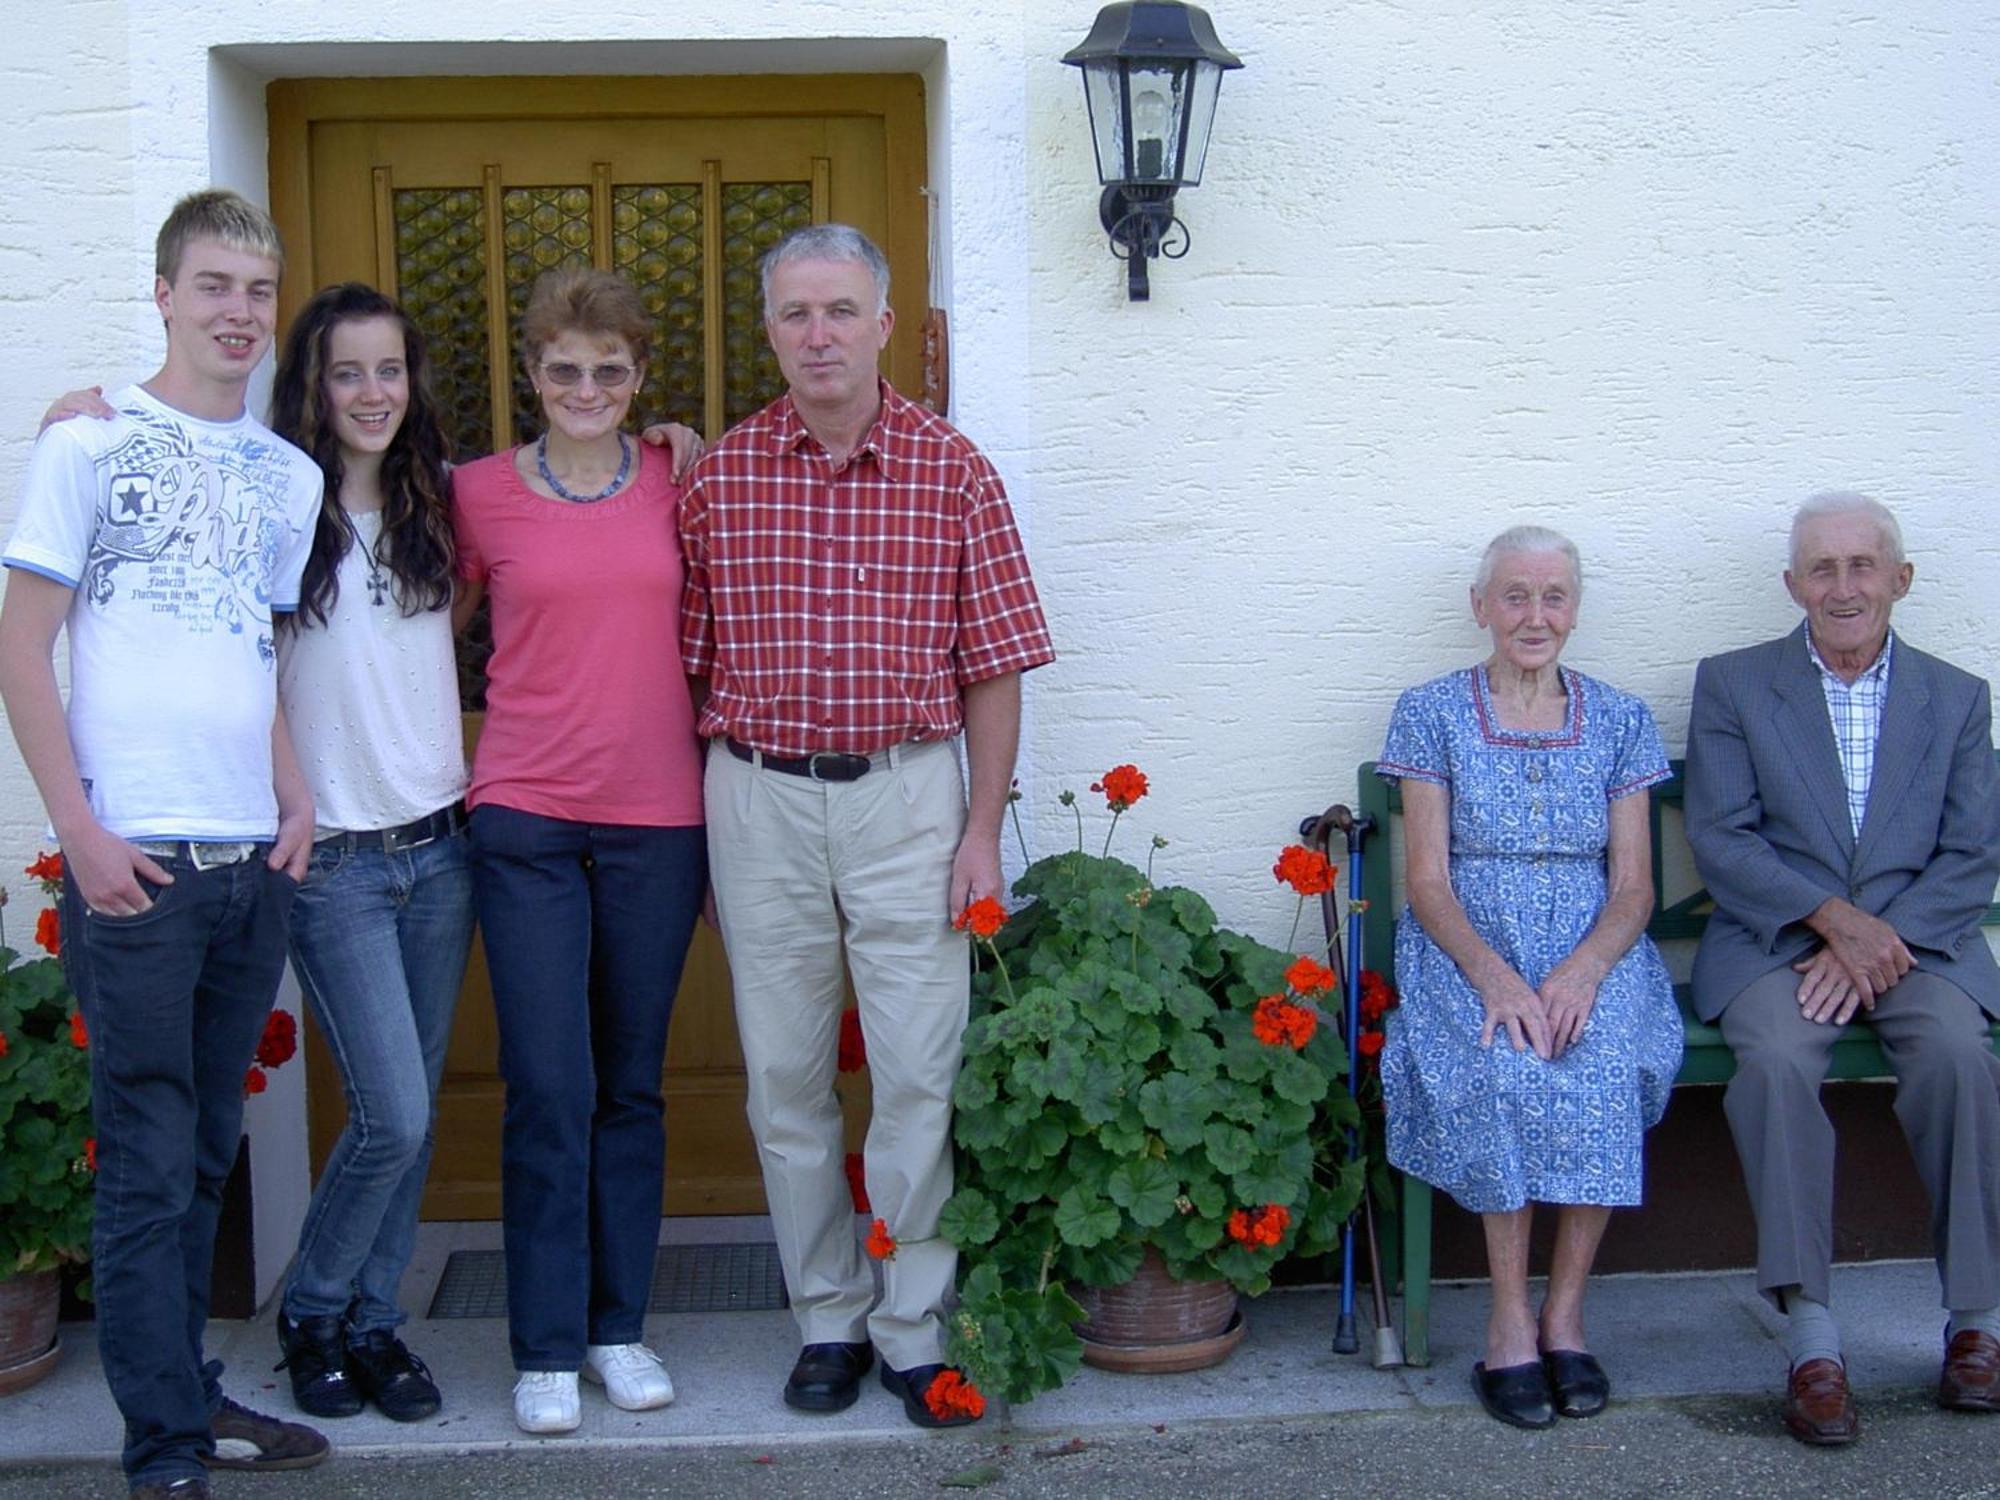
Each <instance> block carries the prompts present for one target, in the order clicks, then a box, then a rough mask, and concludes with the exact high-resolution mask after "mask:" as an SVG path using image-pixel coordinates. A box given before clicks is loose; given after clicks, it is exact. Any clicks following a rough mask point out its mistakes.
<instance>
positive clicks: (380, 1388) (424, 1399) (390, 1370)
mask: <svg viewBox="0 0 2000 1500" xmlns="http://www.w3.org/2000/svg"><path fill="white" fill-rule="evenodd" d="M347 1373H348V1377H349V1379H351V1380H352V1381H353V1382H354V1387H355V1389H356V1390H357V1391H358V1392H359V1393H360V1394H361V1395H362V1397H363V1398H364V1399H366V1400H369V1401H373V1402H374V1403H375V1404H376V1406H378V1407H380V1408H381V1411H382V1415H383V1416H385V1417H387V1418H388V1419H389V1420H390V1421H392V1422H421V1421H423V1420H424V1418H426V1417H434V1416H436V1415H437V1412H438V1408H439V1407H441V1406H443V1405H444V1397H443V1396H441V1395H439V1394H438V1388H437V1382H436V1381H434V1380H432V1379H431V1372H430V1367H429V1366H428V1365H426V1364H425V1363H424V1362H423V1361H422V1360H420V1359H418V1358H417V1357H416V1355H414V1354H412V1353H410V1351H409V1348H408V1347H407V1346H406V1345H405V1344H404V1343H403V1341H402V1340H401V1339H399V1338H397V1337H396V1335H395V1334H393V1333H391V1332H390V1331H389V1330H388V1329H386V1328H371V1329H369V1330H368V1332H366V1333H364V1334H362V1335H360V1336H359V1337H357V1338H352V1339H349V1340H348V1344H347Z"/></svg>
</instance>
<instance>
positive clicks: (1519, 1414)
mask: <svg viewBox="0 0 2000 1500" xmlns="http://www.w3.org/2000/svg"><path fill="white" fill-rule="evenodd" d="M1472 1389H1473V1392H1474V1394H1476V1395H1477V1396H1478V1397H1479V1404H1480V1405H1481V1406H1483V1407H1485V1408H1486V1414H1487V1415H1488V1416H1489V1417H1492V1418H1494V1419H1495V1420H1496V1421H1500V1422H1505V1423H1506V1424H1507V1425H1508V1426H1510V1427H1528V1428H1539V1427H1553V1426H1555V1425H1556V1409H1555V1407H1553V1406H1551V1405H1550V1404H1549V1378H1548V1375H1547V1374H1546V1373H1545V1372H1544V1371H1543V1369H1542V1362H1541V1361H1540V1360H1539V1359H1538V1360H1536V1361H1535V1362H1534V1363H1532V1364H1526V1365H1506V1366H1504V1367H1502V1368H1501V1369H1498V1370H1489V1369H1487V1368H1486V1366H1485V1365H1484V1364H1476V1365H1474V1366H1473V1367H1472Z"/></svg>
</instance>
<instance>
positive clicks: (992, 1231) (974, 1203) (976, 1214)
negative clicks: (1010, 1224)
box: [937, 1188, 1000, 1250]
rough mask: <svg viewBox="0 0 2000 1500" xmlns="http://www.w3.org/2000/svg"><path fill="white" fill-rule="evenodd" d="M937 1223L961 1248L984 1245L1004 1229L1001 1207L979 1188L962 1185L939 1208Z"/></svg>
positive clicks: (941, 1230)
mask: <svg viewBox="0 0 2000 1500" xmlns="http://www.w3.org/2000/svg"><path fill="white" fill-rule="evenodd" d="M937 1227H938V1233H939V1234H941V1235H943V1236H944V1237H945V1238H946V1239H948V1240H950V1241H951V1242H952V1243H953V1244H954V1245H956V1246H958V1247H959V1248H960V1249H961V1250H963V1249H968V1248H970V1247H972V1246H974V1245H984V1244H986V1243H987V1242H988V1241H989V1240H991V1239H992V1238H993V1236H994V1235H996V1234H998V1233H999V1232H1000V1210H998V1209H997V1208H995V1207H994V1206H993V1200H992V1199H991V1198H988V1197H987V1196H986V1195H985V1194H984V1193H982V1192H980V1191H979V1190H978V1189H977V1188H960V1189H959V1190H958V1191H957V1192H955V1193H953V1194H952V1195H951V1196H950V1197H949V1198H947V1199H945V1202H944V1207H943V1208H941V1209H939V1210H938V1220H937Z"/></svg>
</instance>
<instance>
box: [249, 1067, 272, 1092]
mask: <svg viewBox="0 0 2000 1500" xmlns="http://www.w3.org/2000/svg"><path fill="white" fill-rule="evenodd" d="M270 1086H271V1080H270V1079H268V1078H266V1077H265V1076H264V1070H263V1069H262V1068H260V1067H258V1066H256V1065H255V1064H254V1063H253V1064H252V1065H251V1066H250V1067H249V1068H248V1069H246V1070H245V1072H244V1074H243V1097H244V1098H245V1099H248V1098H249V1097H250V1096H251V1095H252V1094H261V1093H263V1092H264V1090H265V1089H267V1088H269V1087H270Z"/></svg>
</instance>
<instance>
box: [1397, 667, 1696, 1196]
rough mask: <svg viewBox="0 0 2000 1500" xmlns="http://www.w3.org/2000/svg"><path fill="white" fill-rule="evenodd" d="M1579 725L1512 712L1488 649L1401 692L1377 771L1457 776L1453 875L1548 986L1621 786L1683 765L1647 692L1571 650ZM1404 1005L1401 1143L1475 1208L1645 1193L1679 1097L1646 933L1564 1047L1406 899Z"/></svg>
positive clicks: (1579, 926) (1671, 1014)
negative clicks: (1502, 1004)
mask: <svg viewBox="0 0 2000 1500" xmlns="http://www.w3.org/2000/svg"><path fill="white" fill-rule="evenodd" d="M1562 679H1563V685H1564V687H1565V688H1566V690H1567V691H1568V694H1569V716H1568V722H1567V723H1566V724H1565V725H1564V726H1563V727H1562V728H1561V729H1553V730H1512V729H1502V728H1501V727H1500V722H1499V716H1498V715H1497V714H1496V713H1495V712H1494V709H1493V703H1492V697H1491V692H1490V689H1489V685H1488V683H1487V678H1486V669H1485V668H1484V667H1483V666H1480V667H1472V668H1469V669H1467V670H1465V671H1461V672H1453V673H1451V674H1449V675H1448V676H1444V677H1440V678H1437V679H1435V680H1434V681H1431V682H1427V683H1424V684H1423V685H1422V686H1421V687H1414V688H1411V689H1410V690H1409V691H1408V692H1406V693H1404V694H1403V696H1402V697H1401V698H1400V699H1399V700H1398V701H1397V703H1396V712H1395V715H1394V717H1393V718H1392V719H1391V720H1390V722H1389V738H1388V743H1387V744H1386V745H1385V746H1384V747H1383V750H1382V759H1381V762H1380V764H1379V765H1378V767H1377V773H1378V774H1379V775H1381V776H1383V777H1384V778H1386V779H1388V780H1391V781H1395V780H1400V779H1404V778H1411V779H1415V780H1418V781H1431V782H1436V783H1438V784H1439V785H1441V786H1444V787H1447V788H1449V790H1450V793H1451V884H1452V890H1453V891H1454V893H1456V895H1457V897H1458V900H1459V904H1460V905H1461V906H1463V907H1464V908H1465V914H1466V917H1467V918H1468V919H1469V920H1470V921H1471V923H1472V927H1473V930H1474V931H1476V932H1477V933H1478V934H1479V935H1480V937H1482V938H1483V939H1485V941H1486V942H1487V943H1488V944H1490V945H1491V946H1492V948H1493V949H1494V951H1495V952H1497V953H1498V954H1499V955H1500V956H1501V957H1502V958H1504V959H1505V960H1506V961H1507V962H1508V963H1509V964H1511V965H1513V967H1514V969H1515V970H1516V972H1518V973H1519V974H1520V975H1521V977H1522V978H1523V979H1525V980H1527V982H1528V983H1529V984H1531V985H1534V986H1536V987H1539V986H1540V985H1541V983H1542V981H1543V980H1545V979H1547V978H1548V976H1549V973H1550V971H1551V970H1553V969H1554V968H1555V966H1556V965H1557V964H1558V963H1560V962H1561V961H1562V960H1563V959H1565V958H1567V957H1568V956H1569V954H1570V953H1571V952H1572V951H1573V950H1574V949H1575V948H1576V946H1577V944H1579V943H1580V942H1582V941H1583V939H1584V937H1585V935H1586V934H1588V933H1589V931H1590V929H1591V926H1592V925H1593V924H1594V923H1595V922H1596V921H1597V915H1598V912H1599V911H1600V910H1602V908H1603V906H1604V900H1605V847H1606V845H1607V843H1608V842H1609V838H1610V827H1611V818H1610V809H1611V804H1612V803H1613V802H1614V801H1617V800H1618V799H1619V798H1621V797H1630V796H1634V795H1637V794H1639V793H1642V792H1644V791H1645V789H1646V788H1647V787H1649V786H1651V785H1652V784H1653V783H1654V782H1657V781H1664V780H1665V779H1666V778H1667V776H1668V775H1669V771H1668V769H1667V757H1666V752H1665V750H1664V749H1663V748H1662V747H1661V744H1660V734H1659V730H1658V729H1657V728H1655V727H1654V724H1653V716H1652V714H1651V713H1650V712H1648V710H1647V708H1646V705H1645V704H1643V703H1641V702H1640V701H1639V700H1638V699H1637V698H1634V697H1632V696H1631V695H1630V694H1628V693H1621V692H1619V691H1618V690H1617V689H1616V688H1613V687H1609V686H1607V685H1605V684H1604V683H1601V682H1598V681H1596V680H1595V679H1593V678H1589V677H1585V676H1583V675H1582V674H1581V673H1579V672H1572V671H1570V670H1568V669H1567V668H1564V669H1563V671H1562ZM1396 983H1397V986H1398V988H1399V989H1400V990H1401V991H1402V1005H1401V1007H1400V1009H1398V1010H1397V1011H1396V1012H1395V1013H1394V1016H1395V1019H1394V1021H1393V1023H1392V1024H1391V1025H1390V1027H1389V1036H1388V1041H1387V1043H1386V1045H1385V1046H1384V1047H1383V1050H1382V1091H1383V1096H1384V1103H1385V1106H1386V1109H1387V1117H1388V1147H1389V1160H1390V1161H1391V1162H1393V1163H1394V1164H1395V1165H1396V1166H1397V1167H1399V1168H1401V1169H1402V1170H1403V1171H1405V1172H1408V1173H1409V1174H1410V1175H1411V1176H1413V1177H1417V1178H1420V1179H1422V1180H1423V1181H1425V1182H1428V1183H1430V1184H1432V1185H1433V1186H1435V1187H1439V1188H1442V1189H1444V1190H1445V1191H1446V1192H1448V1193H1450V1194H1451V1195H1452V1197H1453V1198H1455V1199H1457V1200H1458V1201H1459V1203H1461V1204H1462V1205H1464V1206H1465V1207H1466V1208H1467V1209H1469V1210H1471V1211H1472V1212H1474V1213H1509V1212H1512V1211H1513V1210H1515V1209H1517V1208H1520V1207H1521V1206H1522V1205H1524V1204H1526V1203H1529V1202H1538V1203H1591V1204H1605V1205H1615V1204H1632V1203H1637V1202H1638V1201H1639V1192H1640V1178H1641V1157H1640V1140H1641V1137H1642V1136H1643V1135H1644V1133H1645V1131H1646V1130H1647V1128H1648V1127H1650V1126H1652V1125H1653V1124H1655V1123H1657V1122H1658V1120H1659V1118H1660V1116H1661V1114H1662V1113H1663V1112H1664V1111H1665V1110H1666V1106H1667V1093H1668V1090H1669V1089H1670V1088H1671V1087H1672V1085H1673V1081H1674V1074H1675V1072H1676V1071H1677V1070H1678V1069H1679V1067H1680V1060H1681V1020H1680V1012H1679V1010H1678V1008H1677V1007H1676V1006H1675V1004H1674V995H1673V984H1672V981H1671V980H1670V979H1669V977H1668V975H1667V970H1666V965H1665V964H1663V963H1662V962H1661V961H1660V954H1659V950H1658V949H1656V948H1655V947H1654V946H1653V943H1652V940H1651V939H1650V938H1647V937H1645V936H1643V935H1642V936H1641V937H1640V938H1639V940H1638V942H1636V943H1634V944H1633V945H1632V947H1631V949H1630V950H1629V951H1628V952H1627V953H1626V954H1625V956H1624V957H1623V958H1622V959H1620V960H1619V962H1618V964H1617V966H1616V967H1615V968H1614V969H1612V971H1611V973H1610V974H1609V975H1607V976H1606V977H1605V980H1604V983H1603V984H1602V985H1601V986H1599V988H1598V991H1597V1000H1596V1004H1595V1005H1594V1007H1593V1008H1592V1010H1591V1012H1590V1022H1589V1025H1588V1026H1587V1027H1586V1029H1585V1031H1584V1033H1583V1036H1582V1038H1581V1039H1580V1040H1579V1041H1577V1042H1576V1043H1574V1044H1573V1045H1572V1046H1571V1047H1570V1048H1569V1050H1568V1051H1567V1052H1565V1053H1564V1054H1563V1055H1562V1056H1561V1057H1560V1058H1559V1059H1557V1060H1556V1061H1554V1062H1544V1061H1542V1060H1541V1059H1540V1058H1538V1057H1536V1056H1535V1054H1534V1052H1533V1051H1532V1050H1524V1051H1520V1052H1516V1051H1515V1050H1514V1047H1513V1044H1512V1042H1510V1041H1509V1040H1508V1038H1507V1034H1506V1032H1505V1031H1504V1030H1502V1031H1501V1032H1500V1033H1499V1034H1498V1035H1496V1036H1495V1038H1494V1041H1493V1044H1492V1045H1491V1046H1490V1047H1481V1046H1480V1045H1479V1033H1480V1030H1481V1028H1482V1027H1483V1026H1484V1024H1485V1007H1484V1006H1483V1005H1481V1004H1480V1000H1479V995H1478V992H1477V991H1476V990H1474V989H1473V987H1472V985H1471V984H1470V983H1468V982H1467V980H1466V978H1465V976H1464V974H1462V973H1461V972H1459V968H1458V965H1457V964H1456V963H1454V962H1453V961H1452V959H1451V958H1450V957H1449V956H1447V955H1446V953H1445V952H1444V950H1443V949H1441V948H1439V947H1438V945H1437V944H1436V943H1434V942H1432V941H1431V939H1430V937H1429V935H1428V934H1426V933H1425V931H1424V930H1423V928H1422V927H1421V926H1420V925H1419V924H1418V922H1417V919H1416V917H1415V916H1414V915H1413V914H1412V913H1411V912H1410V911H1409V909H1408V908H1407V907H1406V908H1405V909H1404V911H1403V914H1402V917H1401V919H1400V920H1399V921H1398V922H1397V924H1396Z"/></svg>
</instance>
